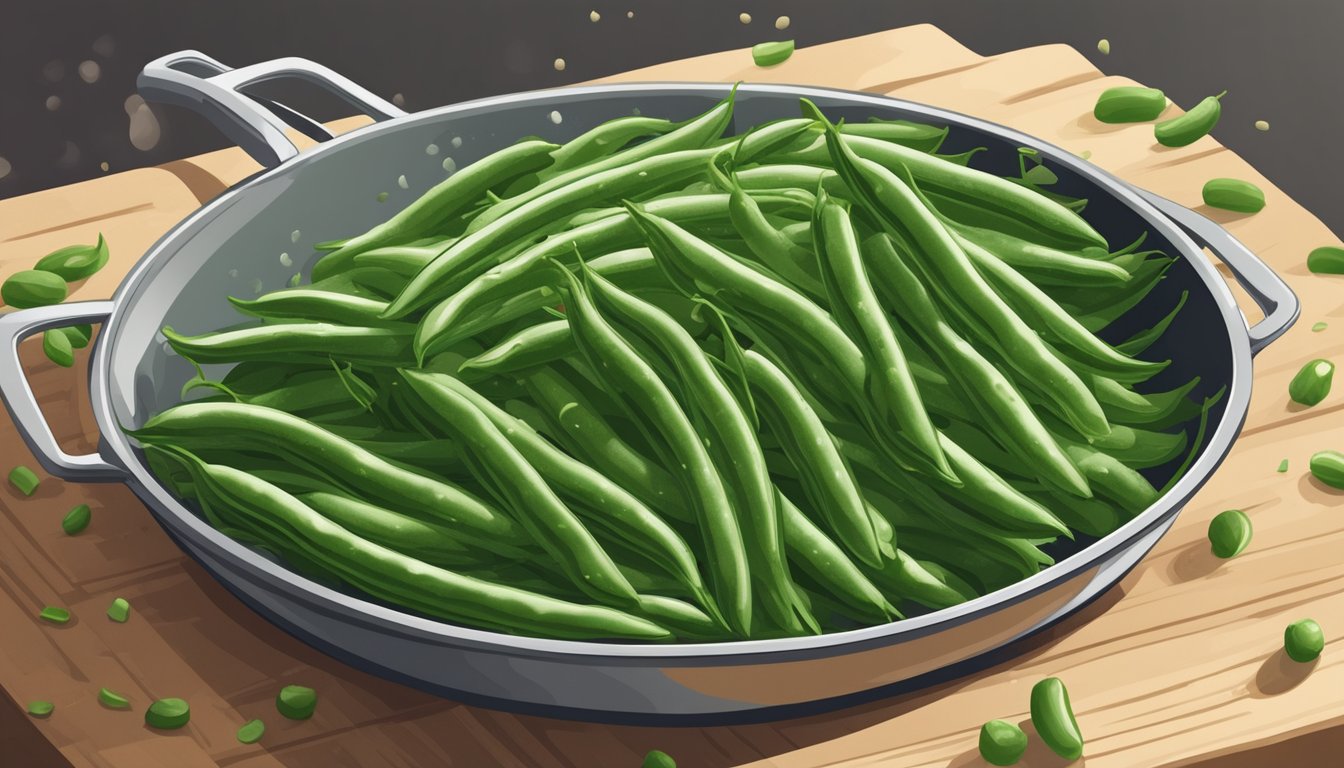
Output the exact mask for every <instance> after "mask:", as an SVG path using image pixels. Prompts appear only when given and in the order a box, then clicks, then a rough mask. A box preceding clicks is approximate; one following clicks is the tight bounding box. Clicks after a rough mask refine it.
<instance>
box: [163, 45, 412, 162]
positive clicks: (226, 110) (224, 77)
mask: <svg viewBox="0 0 1344 768" xmlns="http://www.w3.org/2000/svg"><path fill="white" fill-rule="evenodd" d="M282 78H295V79H298V80H304V81H307V82H310V83H314V84H316V85H318V86H321V87H322V88H324V89H326V90H327V91H330V92H331V93H334V94H335V95H337V96H339V97H341V98H342V99H344V100H345V101H346V102H348V103H349V104H350V105H352V106H353V107H355V108H356V109H358V110H359V111H360V112H362V113H364V114H366V115H368V116H369V117H372V118H373V119H375V120H387V119H390V118H394V117H401V116H402V115H405V114H406V113H405V112H403V111H402V110H401V109H400V108H398V107H397V106H395V105H393V104H392V103H391V102H389V101H387V100H385V99H383V98H381V97H379V96H377V95H376V94H374V93H373V92H372V91H369V90H368V89H366V88H364V87H363V86H360V85H359V84H357V83H355V82H353V81H351V80H350V79H348V78H346V77H344V76H342V75H340V74H338V73H336V72H334V71H332V70H331V69H328V68H327V67H324V66H322V65H321V64H318V63H316V62H313V61H309V60H308V59H301V58H297V57H288V58H283V59H275V60H274V61H263V62H261V63H258V64H252V65H250V66H246V67H239V68H238V69H233V68H231V67H228V66H225V65H224V64H221V63H220V62H218V61H216V60H214V59H212V58H210V57H209V56H206V55H205V54H203V53H201V52H199V51H179V52H177V53H170V54H168V55H167V56H163V57H161V58H158V59H155V60H154V61H151V62H149V63H148V64H146V65H145V68H144V70H142V71H141V72H140V77H139V78H138V79H137V80H136V86H137V87H138V88H139V90H140V93H141V95H142V96H144V98H145V99H146V100H148V101H159V102H163V103H166V104H175V105H177V106H182V107H187V108H188V109H192V110H195V111H197V112H200V113H201V114H203V115H205V117H206V118H207V119H209V120H210V122H211V123H213V124H214V125H215V126H216V127H217V128H219V129H220V130H221V131H222V132H223V133H224V134H225V135H227V136H228V137H229V138H230V139H232V140H233V141H234V142H235V143H236V144H238V146H240V147H242V148H243V149H244V150H245V151H246V152H247V153H248V154H249V155H251V156H252V157H253V159H255V160H256V161H257V162H259V163H261V164H262V165H264V166H266V167H267V168H274V167H275V166H277V165H279V164H280V163H283V162H285V161H286V160H288V159H290V158H292V157H294V156H295V155H297V154H298V153H299V149H298V147H296V146H294V142H292V141H290V140H289V139H288V138H287V137H286V136H285V130H286V128H295V129H297V130H298V131H299V132H301V133H303V134H304V135H305V136H308V137H309V138H311V139H313V140H314V141H326V140H327V139H330V138H332V134H331V132H330V131H328V130H327V129H326V128H325V127H324V126H323V125H322V124H321V123H319V122H317V121H316V120H313V119H311V118H309V117H306V116H304V115H302V114H300V113H298V112H296V111H294V110H292V109H290V108H289V107H286V106H285V105H283V104H280V103H278V102H274V101H270V100H269V99H263V98H260V97H257V96H249V95H248V94H247V92H246V91H247V89H248V88H249V87H251V86H253V85H257V84H258V83H264V82H267V81H269V80H278V79H282Z"/></svg>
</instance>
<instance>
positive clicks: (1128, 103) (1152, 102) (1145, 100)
mask: <svg viewBox="0 0 1344 768" xmlns="http://www.w3.org/2000/svg"><path fill="white" fill-rule="evenodd" d="M1166 108H1167V95H1166V94H1165V93H1163V92H1161V91H1159V90H1158V89H1156V88H1143V87H1141V86H1137V85H1121V86H1117V87H1115V88H1107V89H1106V90H1104V91H1102V92H1101V95H1100V96H1098V97H1097V105H1096V106H1095V107H1093V108H1092V115H1093V117H1095V118H1097V120H1099V121H1101V122H1103V123H1146V122H1148V121H1149V120H1156V119H1157V116H1158V115H1160V114H1162V112H1163V111H1164V110H1166Z"/></svg>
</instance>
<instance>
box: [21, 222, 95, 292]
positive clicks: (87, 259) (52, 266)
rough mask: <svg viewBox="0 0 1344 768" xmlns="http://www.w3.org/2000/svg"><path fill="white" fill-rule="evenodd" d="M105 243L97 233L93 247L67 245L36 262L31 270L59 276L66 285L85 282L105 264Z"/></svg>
mask: <svg viewBox="0 0 1344 768" xmlns="http://www.w3.org/2000/svg"><path fill="white" fill-rule="evenodd" d="M107 257H108V254H107V241H106V240H104V239H103V233H102V232H99V233H98V242H97V243H94V244H93V245H67V246H66V247H64V248H60V249H58V250H55V251H52V252H51V253H49V254H47V255H46V256H43V257H42V258H40V259H38V260H37V263H36V264H34V265H33V269H36V270H40V271H42V272H51V273H52V274H55V275H59V276H60V278H61V279H62V280H64V281H66V282H67V283H74V282H78V281H80V280H87V279H88V278H90V277H93V275H94V274H95V273H97V272H98V270H100V269H102V268H103V267H104V266H105V265H106V264H107Z"/></svg>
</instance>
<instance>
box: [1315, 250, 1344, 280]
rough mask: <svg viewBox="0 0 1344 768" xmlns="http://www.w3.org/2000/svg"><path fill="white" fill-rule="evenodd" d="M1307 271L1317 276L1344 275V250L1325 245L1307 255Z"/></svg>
mask: <svg viewBox="0 0 1344 768" xmlns="http://www.w3.org/2000/svg"><path fill="white" fill-rule="evenodd" d="M1307 269H1309V270H1311V271H1312V273H1314V274H1317V275H1344V248H1340V247H1338V246H1334V245H1323V246H1321V247H1320V248H1313V249H1312V250H1311V253H1309V254H1307Z"/></svg>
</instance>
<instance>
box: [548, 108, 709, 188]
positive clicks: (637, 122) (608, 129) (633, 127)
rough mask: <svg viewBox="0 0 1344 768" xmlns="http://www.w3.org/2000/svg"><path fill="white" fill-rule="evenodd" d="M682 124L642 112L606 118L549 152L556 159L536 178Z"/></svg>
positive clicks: (555, 172)
mask: <svg viewBox="0 0 1344 768" xmlns="http://www.w3.org/2000/svg"><path fill="white" fill-rule="evenodd" d="M682 125H684V124H680V123H674V122H672V121H671V120H664V119H662V118H656V117H643V116H641V115H629V116H627V117H618V118H616V119H615V120H608V121H606V122H604V123H602V124H600V125H598V126H597V127H596V128H593V129H591V130H589V131H587V132H585V133H582V134H579V135H578V136H577V137H575V138H573V139H571V140H569V141H567V142H565V144H564V145H563V146H561V147H559V148H558V149H556V150H554V151H553V152H551V157H552V158H553V159H554V160H555V162H554V163H552V164H551V165H550V166H548V167H546V168H544V169H542V170H541V171H540V172H538V173H537V178H538V179H539V180H540V181H546V180H547V179H550V178H552V177H554V176H558V175H560V174H562V173H567V172H569V171H571V170H573V169H575V168H578V167H580V166H585V165H589V164H590V163H592V162H594V161H596V160H598V159H599V158H604V157H608V156H610V155H612V154H614V153H616V152H619V151H620V150H622V149H624V148H625V147H626V145H627V144H629V143H630V142H632V141H634V140H635V139H642V138H644V137H646V136H655V137H656V136H662V135H664V134H667V133H671V132H672V131H674V130H677V129H678V128H680V127H682Z"/></svg>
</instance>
